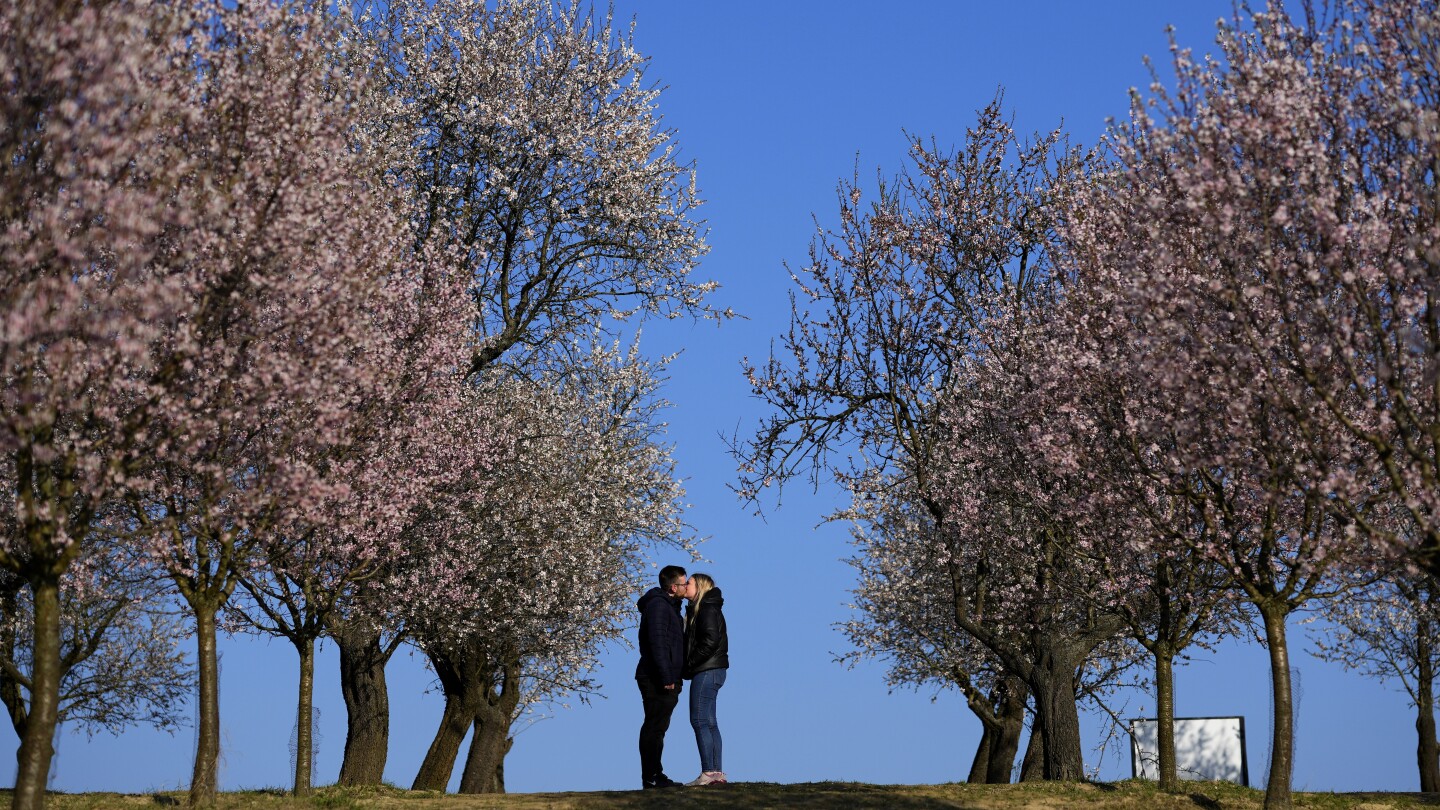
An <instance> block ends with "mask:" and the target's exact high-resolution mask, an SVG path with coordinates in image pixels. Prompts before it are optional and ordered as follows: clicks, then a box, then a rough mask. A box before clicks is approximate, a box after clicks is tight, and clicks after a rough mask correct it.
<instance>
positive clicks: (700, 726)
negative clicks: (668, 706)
mask: <svg viewBox="0 0 1440 810" xmlns="http://www.w3.org/2000/svg"><path fill="white" fill-rule="evenodd" d="M724 685H725V670H723V669H707V670H705V671H704V672H697V673H695V678H694V680H692V681H691V682H690V725H691V726H692V727H693V728H694V729H695V745H696V746H698V747H699V748H700V770H702V771H723V770H725V769H724V768H722V767H721V766H720V724H719V723H718V722H716V720H715V698H716V697H718V696H719V695H720V687H722V686H724Z"/></svg>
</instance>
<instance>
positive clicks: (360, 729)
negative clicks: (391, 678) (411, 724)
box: [330, 627, 392, 786]
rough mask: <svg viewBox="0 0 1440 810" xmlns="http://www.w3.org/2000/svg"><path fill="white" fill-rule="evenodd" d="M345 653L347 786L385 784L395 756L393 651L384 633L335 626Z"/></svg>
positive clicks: (333, 632) (344, 781) (333, 635)
mask: <svg viewBox="0 0 1440 810" xmlns="http://www.w3.org/2000/svg"><path fill="white" fill-rule="evenodd" d="M330 637H331V638H332V639H334V641H335V646H336V647H338V648H339V649H340V694H341V695H342V696H343V697H344V698H345V716H346V719H347V721H348V723H347V725H346V731H345V759H344V761H343V762H342V763H341V764H340V779H339V782H340V784H342V785H351V786H354V785H379V784H380V783H381V782H382V781H383V780H384V778H385V762H386V759H387V758H388V756H389V753H390V694H389V691H388V688H387V686H386V683H385V665H386V664H387V663H389V661H390V655H391V652H392V650H387V649H385V648H384V647H383V646H382V645H381V634H380V633H379V632H378V631H373V632H372V631H365V630H359V629H354V628H349V627H345V628H332V629H331V632H330Z"/></svg>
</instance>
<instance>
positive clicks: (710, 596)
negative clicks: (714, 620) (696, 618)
mask: <svg viewBox="0 0 1440 810" xmlns="http://www.w3.org/2000/svg"><path fill="white" fill-rule="evenodd" d="M705 605H714V606H715V607H724V606H725V596H724V595H723V594H721V593H720V588H719V586H716V587H714V588H711V589H710V590H709V591H708V592H707V593H706V594H705V598H704V599H702V600H700V606H701V607H704V606H705Z"/></svg>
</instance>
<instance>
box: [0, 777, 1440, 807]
mask: <svg viewBox="0 0 1440 810" xmlns="http://www.w3.org/2000/svg"><path fill="white" fill-rule="evenodd" d="M8 793H9V791H0V801H3V802H4V803H7V804H8ZM185 798H186V794H185V793H184V792H173V793H150V794H142V795H125V794H119V793H76V794H52V795H51V796H50V797H49V798H48V799H47V801H46V807H47V808H53V809H54V810H131V809H138V808H147V810H157V808H162V807H183V806H184V804H185ZM1264 798H1265V794H1264V792H1263V791H1259V790H1251V789H1248V788H1242V787H1239V786H1237V785H1232V784H1228V783H1224V782H1187V783H1185V784H1184V790H1183V792H1181V793H1179V794H1173V795H1167V794H1164V793H1161V792H1160V791H1159V790H1157V789H1156V786H1155V783H1153V782H1142V781H1138V780H1127V781H1124V782H1115V783H1029V784H1024V785H966V784H950V785H867V784H859V783H849V782H814V783H808V784H798V785H777V784H773V783H770V782H740V783H735V784H732V785H729V786H728V787H723V788H689V789H686V788H674V789H671V790H651V791H644V792H642V791H638V790H636V791H596V792H592V793H519V794H510V795H501V796H458V795H455V794H445V793H436V792H429V791H409V790H400V789H397V788H391V787H380V788H339V787H328V788H319V789H317V790H316V791H315V793H314V794H313V795H311V796H306V797H303V798H300V797H294V796H289V795H286V793H285V792H284V791H282V790H275V789H269V790H243V791H235V792H231V793H223V794H221V796H220V800H219V803H218V805H217V807H218V808H219V810H321V809H322V808H328V809H330V810H677V808H682V809H688V808H697V810H740V808H745V809H746V810H749V808H802V810H882V808H883V810H892V808H893V810H942V809H943V810H1021V809H1022V808H1023V809H1025V810H1054V809H1055V808H1070V807H1078V808H1095V810H1102V809H1103V810H1109V808H1125V809H1126V810H1130V809H1132V808H1133V810H1142V808H1143V810H1150V809H1151V808H1154V809H1155V810H1182V808H1183V810H1194V808H1201V809H1202V810H1221V808H1224V810H1250V809H1251V808H1254V809H1255V810H1259V808H1260V807H1261V806H1262V805H1263V803H1264ZM1295 806H1296V807H1300V808H1317V810H1352V809H1353V810H1389V809H1390V808H1395V809H1396V810H1398V809H1399V808H1413V807H1440V794H1435V793H1381V792H1376V793H1296V794H1295Z"/></svg>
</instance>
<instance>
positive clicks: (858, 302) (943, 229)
mask: <svg viewBox="0 0 1440 810" xmlns="http://www.w3.org/2000/svg"><path fill="white" fill-rule="evenodd" d="M911 160H912V165H913V169H907V170H906V171H905V172H902V173H901V174H900V175H899V176H898V177H897V178H896V179H895V181H893V182H890V183H886V182H882V183H881V184H880V187H879V191H878V195H877V197H876V198H875V200H874V201H873V202H871V203H870V204H869V205H868V207H867V206H862V204H861V203H862V200H863V199H864V198H865V194H864V192H863V190H862V189H861V187H860V186H859V184H858V181H851V182H848V183H843V184H842V185H841V187H840V189H839V200H840V224H839V227H838V230H836V231H828V230H821V231H820V233H819V234H818V235H817V236H816V238H815V240H814V241H813V242H812V245H811V248H810V262H809V264H808V265H807V266H806V267H805V268H804V269H803V271H802V272H800V273H795V274H793V276H794V278H795V282H796V284H797V286H798V287H799V290H800V293H799V295H798V296H795V297H794V298H793V303H792V316H791V325H790V330H789V331H788V333H786V334H785V335H783V336H782V337H781V340H780V345H779V348H778V349H777V351H776V352H772V355H771V357H770V358H769V359H768V360H767V361H766V362H764V363H762V364H751V363H749V362H748V361H747V363H746V374H747V375H748V377H749V379H750V381H751V385H752V387H753V389H754V391H755V393H756V395H757V396H759V397H760V398H761V399H763V400H764V401H765V402H766V403H767V404H768V405H769V406H770V407H771V408H772V409H773V411H774V413H773V414H772V415H770V416H768V417H766V418H765V420H764V421H763V422H762V424H761V425H760V426H759V428H758V429H757V430H756V432H755V435H754V436H753V438H751V439H749V440H748V441H745V442H740V441H737V442H736V443H735V445H734V447H733V451H734V453H735V455H736V456H737V458H738V459H739V460H740V462H741V465H742V467H741V475H740V481H739V487H738V488H739V490H740V492H741V494H742V495H743V496H745V497H747V498H751V499H759V498H760V497H761V492H762V490H763V489H764V488H765V487H767V486H770V485H772V484H781V483H783V482H785V481H786V480H789V479H792V478H794V477H796V476H797V475H803V474H806V473H808V474H809V475H810V477H811V480H812V481H814V482H816V483H817V484H818V482H819V481H820V480H821V478H822V477H823V476H824V475H826V474H834V475H836V476H837V477H838V478H839V479H840V480H841V481H842V482H862V483H863V482H864V481H875V480H881V479H885V480H886V482H887V485H893V484H894V483H898V484H902V485H905V486H910V487H913V488H914V489H915V491H916V492H918V493H920V495H919V497H920V498H921V499H922V500H921V502H922V503H924V504H925V505H926V508H927V509H929V510H930V511H931V515H932V517H933V518H935V519H936V521H937V529H936V530H937V532H938V533H940V534H941V535H943V536H947V537H950V538H952V539H953V540H954V541H956V542H962V543H963V537H962V536H961V535H960V534H956V533H952V530H951V528H950V526H949V525H948V521H950V520H951V519H952V518H951V514H950V513H949V512H950V509H949V506H948V505H947V504H945V503H943V502H942V501H939V500H935V497H936V495H938V494H939V493H941V492H942V490H943V491H948V492H952V493H954V492H956V490H954V489H953V488H949V489H947V488H946V487H945V486H942V485H940V484H939V483H938V482H937V481H936V480H934V478H935V475H936V474H937V472H938V471H939V469H941V468H944V467H946V465H947V464H948V462H946V461H945V460H944V459H942V458H941V457H940V456H939V455H938V454H939V452H940V444H941V442H942V441H943V440H944V438H945V433H944V431H942V429H941V426H940V423H939V408H940V401H941V399H942V397H949V398H950V400H951V401H952V402H955V403H960V402H964V401H970V402H978V400H966V399H964V397H965V392H964V388H963V387H964V386H965V385H967V384H968V383H967V382H966V381H965V380H963V379H962V375H963V374H964V373H965V369H964V365H965V364H966V363H967V362H970V360H971V358H973V357H974V356H976V355H977V353H979V352H982V351H992V352H993V353H994V357H996V358H998V359H999V362H1008V361H1009V358H1008V356H1007V355H1006V352H1007V351H1008V350H1009V347H1008V346H1007V345H1006V344H1005V343H1004V341H1005V340H1007V339H1008V338H1007V336H1006V335H1004V334H1001V333H1000V332H997V331H996V330H995V328H994V326H993V324H994V323H995V322H996V321H997V320H1003V321H1004V322H1005V323H1007V324H1008V325H1009V326H1010V327H1013V328H1014V329H1015V330H1018V332H1019V333H1023V332H1024V331H1025V329H1026V328H1027V324H1028V323H1029V321H1030V320H1031V319H1032V318H1033V317H1035V315H1036V314H1037V309H1036V307H1037V306H1039V305H1041V304H1043V303H1044V302H1045V300H1046V299H1047V297H1048V296H1049V289H1050V286H1051V280H1052V272H1051V271H1052V265H1051V261H1050V255H1049V253H1050V250H1051V248H1052V246H1053V244H1054V242H1055V238H1056V234H1055V226H1056V224H1057V222H1058V215H1059V212H1060V210H1061V207H1060V200H1061V198H1063V197H1064V195H1066V194H1068V193H1069V189H1070V188H1071V187H1072V186H1073V185H1074V184H1076V183H1079V182H1083V180H1084V174H1085V167H1086V165H1087V163H1088V161H1089V157H1088V156H1087V155H1085V154H1083V153H1081V152H1079V151H1077V150H1072V149H1071V148H1069V147H1068V146H1067V145H1066V143H1065V141H1064V139H1063V137H1062V136H1061V134H1060V132H1058V131H1056V132H1052V133H1050V134H1049V135H1046V136H1044V137H1040V138H1037V139H1035V140H1034V141H1033V142H1030V143H1026V142H1022V141H1021V140H1020V139H1019V138H1017V136H1016V135H1015V133H1014V131H1013V129H1012V128H1011V126H1010V125H1009V123H1008V122H1007V121H1006V120H1005V118H1004V115H1003V112H1002V101H1001V98H1000V97H999V96H997V97H996V99H995V100H994V101H993V102H992V103H991V104H990V105H989V106H987V107H986V108H985V109H984V110H982V111H981V112H980V113H979V120H978V121H977V123H976V125H975V126H974V127H973V128H971V129H970V130H969V131H968V132H967V134H966V138H965V142H964V145H963V147H962V148H960V149H958V150H955V151H954V152H945V151H942V150H940V149H938V148H936V147H935V146H934V145H927V144H926V143H925V142H923V141H921V140H919V139H915V140H913V141H912V144H911ZM997 424H998V423H997ZM842 450H843V451H844V454H845V456H844V458H843V459H842V458H839V457H837V456H835V455H832V454H835V453H838V452H840V451H842ZM951 471H952V472H954V471H955V470H954V469H953V468H951ZM892 482H893V483H892ZM985 508H989V507H988V506H987V507H985ZM1017 527H1018V524H1017ZM1035 529H1036V527H1035V526H1033V525H1032V526H1030V527H1029V528H1027V529H1025V531H1026V532H1027V533H1030V535H1031V537H1034V536H1035V535H1034V534H1033V531H1034V530H1035ZM1016 539H1017V540H1019V538H1016ZM956 551H957V552H958V549H957V550H956ZM1050 558H1052V559H1053V558H1055V555H1053V554H1052V555H1050ZM949 562H950V563H951V564H953V565H952V567H951V568H950V570H951V572H952V575H953V576H952V593H953V596H954V600H953V604H952V607H953V608H954V609H955V613H956V623H957V624H958V625H959V626H960V627H961V628H962V629H964V630H965V631H966V632H968V633H970V634H971V635H973V636H975V638H977V639H979V640H980V641H981V642H982V643H985V644H986V646H987V648H990V650H991V652H993V653H995V654H996V655H1000V656H1002V660H1003V663H1004V664H1005V667H1006V669H1007V670H1008V671H1009V672H1011V673H1012V674H1015V675H1017V676H1020V677H1022V678H1026V679H1027V685H1028V686H1029V688H1030V690H1031V693H1032V696H1033V697H1034V699H1035V700H1036V701H1037V706H1038V707H1039V708H1038V711H1037V713H1038V715H1039V717H1040V718H1041V726H1042V729H1043V730H1044V732H1045V733H1046V734H1047V735H1050V736H1049V737H1047V741H1048V742H1051V743H1053V744H1051V745H1047V746H1046V747H1045V775H1046V777H1047V778H1055V779H1079V778H1082V777H1083V764H1082V761H1081V752H1080V741H1079V726H1078V719H1077V718H1076V715H1075V711H1076V710H1075V707H1074V691H1073V681H1074V678H1073V673H1074V671H1075V668H1076V667H1078V666H1079V664H1080V663H1081V662H1082V661H1084V660H1085V657H1086V655H1088V653H1089V651H1090V650H1091V649H1094V647H1095V645H1098V644H1099V643H1100V642H1101V641H1102V640H1104V639H1106V638H1108V637H1110V636H1111V635H1113V633H1114V631H1115V630H1116V629H1118V626H1117V627H1111V626H1109V625H1110V622H1109V621H1106V622H1102V623H1101V624H1097V625H1096V626H1095V627H1094V628H1093V630H1094V634H1093V637H1092V634H1091V633H1090V632H1089V631H1082V632H1081V633H1079V634H1078V635H1077V636H1075V638H1076V639H1077V646H1075V648H1074V649H1073V650H1069V651H1068V652H1067V654H1066V660H1065V662H1064V663H1063V664H1059V663H1055V662H1057V661H1058V659H1056V658H1055V657H1054V656H1053V655H1052V654H1051V653H1053V652H1054V651H1053V650H1052V651H1049V652H1045V653H1041V652H1039V651H1038V650H1032V651H1031V652H1034V653H1036V654H1035V655H1030V654H1029V653H1026V654H1024V655H1022V656H1021V657H1020V658H1005V655H1006V654H1008V652H1009V650H1007V652H1006V653H1002V652H1001V650H1000V649H997V647H999V646H1000V645H999V638H998V637H993V636H991V637H988V639H987V634H988V631H987V630H986V629H985V628H984V627H983V626H982V624H981V623H979V622H977V620H976V617H975V614H974V613H973V612H971V611H970V609H969V608H967V607H966V606H967V605H968V604H969V602H970V596H969V595H968V592H969V591H970V590H971V589H972V586H974V585H976V584H977V581H976V580H974V579H973V578H972V574H973V573H975V572H972V571H967V570H962V563H961V557H960V556H958V555H957V554H952V555H951V556H950V557H949ZM964 564H965V565H968V564H976V565H981V564H982V560H981V559H979V558H976V559H972V560H969V561H968V562H967V563H964ZM1032 570H1033V569H1032ZM980 573H982V574H983V571H982V572H980ZM1047 598H1048V597H1047ZM1054 615H1055V616H1056V617H1057V618H1058V615H1059V614H1054ZM1102 625H1103V626H1102ZM1071 629H1073V628H1067V630H1066V632H1067V633H1068V632H1069V631H1070V630H1071ZM1049 632H1050V635H1048V636H1046V635H1045V634H1043V633H1042V634H1041V636H1037V637H1046V638H1049V639H1051V640H1052V641H1055V642H1057V643H1059V642H1060V641H1061V640H1062V639H1065V638H1066V636H1065V635H1056V634H1057V633H1059V632H1060V628H1059V626H1058V625H1052V626H1051V629H1050V631H1049ZM1082 637H1083V640H1080V639H1082ZM990 642H994V643H995V646H992V645H991V643H990ZM1066 643H1067V644H1068V643H1069V642H1068V641H1067V642H1066ZM1087 643H1088V644H1089V645H1090V646H1089V647H1085V644H1087ZM1082 648H1083V649H1082ZM1022 658H1023V659H1024V660H1023V661H1022ZM1041 660H1046V661H1050V662H1051V663H1052V664H1054V667H1053V672H1051V673H1050V674H1048V675H1046V674H1044V673H1042V671H1041V670H1039V669H1034V668H1033V666H1032V665H1034V664H1036V663H1037V662H1039V661H1041ZM1027 669H1028V672H1029V675H1032V676H1034V678H1033V679H1031V678H1030V677H1029V676H1027V675H1026V674H1025V671H1026V670H1027ZM1066 695H1068V697H1066ZM1067 701H1068V704H1067ZM1066 705H1068V708H1066ZM1064 718H1070V719H1069V720H1066V719H1064ZM1062 726H1063V728H1062Z"/></svg>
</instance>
